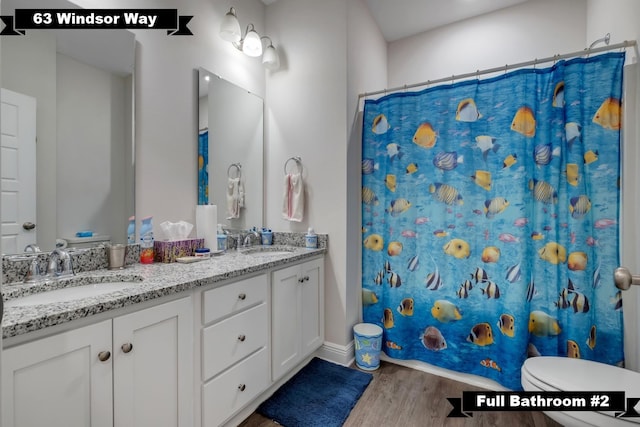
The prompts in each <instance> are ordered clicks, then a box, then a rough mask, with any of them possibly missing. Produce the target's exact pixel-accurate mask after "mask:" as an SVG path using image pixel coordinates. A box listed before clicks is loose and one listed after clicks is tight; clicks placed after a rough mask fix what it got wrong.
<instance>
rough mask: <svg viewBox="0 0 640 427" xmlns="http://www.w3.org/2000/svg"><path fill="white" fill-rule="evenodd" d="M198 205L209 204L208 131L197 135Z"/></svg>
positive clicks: (201, 131)
mask: <svg viewBox="0 0 640 427" xmlns="http://www.w3.org/2000/svg"><path fill="white" fill-rule="evenodd" d="M198 204H199V205H208V204H209V130H207V129H201V130H200V132H199V133H198Z"/></svg>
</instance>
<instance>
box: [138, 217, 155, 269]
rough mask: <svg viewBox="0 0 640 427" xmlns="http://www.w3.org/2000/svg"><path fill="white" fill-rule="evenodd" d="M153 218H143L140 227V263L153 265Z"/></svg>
mask: <svg viewBox="0 0 640 427" xmlns="http://www.w3.org/2000/svg"><path fill="white" fill-rule="evenodd" d="M152 219H153V217H151V216H148V217H145V218H142V225H141V226H140V262H141V263H142V264H151V263H152V262H153V256H154V253H153V224H152V222H151V221H152Z"/></svg>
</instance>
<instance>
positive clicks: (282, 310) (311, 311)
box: [271, 258, 324, 381]
mask: <svg viewBox="0 0 640 427" xmlns="http://www.w3.org/2000/svg"><path fill="white" fill-rule="evenodd" d="M271 304H272V310H271V339H272V341H271V349H272V353H271V355H272V358H271V364H272V380H273V381H276V380H278V379H279V378H280V377H282V376H283V375H284V374H285V373H287V372H289V370H291V369H293V368H294V367H295V366H296V365H297V364H298V363H300V362H301V361H302V360H303V359H304V358H305V357H307V356H309V355H310V354H311V353H312V352H313V351H315V350H316V349H317V348H318V347H320V346H321V345H322V343H323V341H324V258H320V259H315V260H311V261H307V262H304V263H302V264H298V265H294V266H291V267H287V268H283V269H281V270H276V271H274V272H273V276H272V281H271Z"/></svg>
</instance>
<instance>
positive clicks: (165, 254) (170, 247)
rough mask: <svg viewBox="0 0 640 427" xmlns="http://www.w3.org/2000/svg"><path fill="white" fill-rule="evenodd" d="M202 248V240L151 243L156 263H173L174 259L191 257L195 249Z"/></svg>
mask: <svg viewBox="0 0 640 427" xmlns="http://www.w3.org/2000/svg"><path fill="white" fill-rule="evenodd" d="M203 247H204V239H185V240H171V241H155V242H153V249H154V251H155V258H154V260H155V261H156V262H175V261H176V258H181V257H185V256H193V254H194V253H195V251H196V249H200V248H203Z"/></svg>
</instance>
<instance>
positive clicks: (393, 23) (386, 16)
mask: <svg viewBox="0 0 640 427" xmlns="http://www.w3.org/2000/svg"><path fill="white" fill-rule="evenodd" d="M276 1H277V0H262V2H263V3H264V4H266V5H269V4H272V3H275V2H276ZM364 1H365V2H366V4H367V6H368V7H369V10H370V11H371V15H372V16H373V18H374V19H375V21H376V22H377V24H378V27H379V28H380V31H381V32H382V35H383V36H384V39H385V40H386V41H387V42H392V41H395V40H399V39H402V38H405V37H409V36H412V35H415V34H419V33H422V32H425V31H428V30H432V29H434V28H437V27H441V26H443V25H447V24H451V23H453V22H457V21H462V20H464V19H468V18H471V17H474V16H478V15H483V14H485V13H489V12H493V11H496V10H498V9H503V8H505V7H510V6H514V5H517V4H520V3H524V2H525V1H533V0H393V1H391V0H364Z"/></svg>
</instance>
